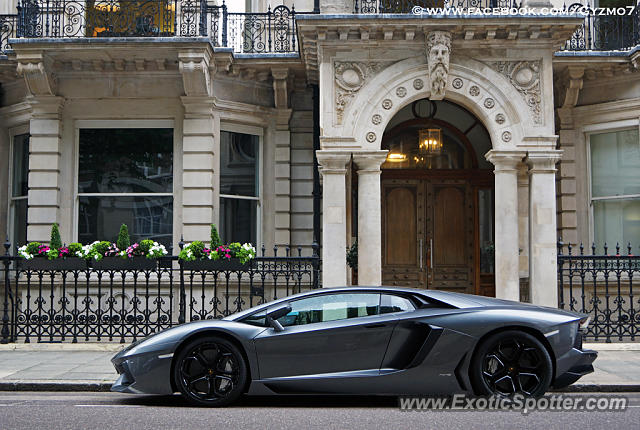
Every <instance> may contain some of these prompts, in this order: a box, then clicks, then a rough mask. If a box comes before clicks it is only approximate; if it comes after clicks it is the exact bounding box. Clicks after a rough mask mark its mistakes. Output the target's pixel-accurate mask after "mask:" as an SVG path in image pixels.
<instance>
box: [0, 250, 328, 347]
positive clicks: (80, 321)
mask: <svg viewBox="0 0 640 430" xmlns="http://www.w3.org/2000/svg"><path fill="white" fill-rule="evenodd" d="M5 247H6V250H7V255H5V256H0V273H1V274H2V278H1V279H3V280H4V291H3V296H2V298H1V300H2V327H1V329H0V341H1V342H2V343H7V342H16V341H24V342H65V341H70V342H79V341H119V342H121V343H124V342H131V341H135V340H136V339H139V338H141V337H145V336H148V335H150V334H152V333H155V332H157V331H160V330H163V329H166V328H169V327H172V326H174V325H176V324H182V323H184V322H189V321H197V320H204V319H217V318H223V317H225V316H228V315H231V314H233V313H236V312H239V311H242V310H244V309H247V308H250V307H252V306H256V305H258V304H261V303H265V302H267V301H270V300H274V299H277V298H280V297H285V296H289V295H291V294H295V293H299V292H303V291H306V290H311V289H316V288H318V287H319V270H320V257H319V256H318V245H317V244H314V245H313V247H312V248H313V254H312V255H311V256H303V255H302V249H301V248H297V249H296V250H291V249H290V248H286V249H284V250H282V249H278V248H277V247H276V248H274V249H273V254H272V255H266V254H267V253H266V250H265V249H264V248H263V249H262V251H261V253H260V254H261V255H259V256H258V257H256V258H255V259H253V260H251V262H250V263H248V264H247V265H244V266H240V267H230V268H221V269H209V268H206V267H204V268H193V270H188V268H186V267H185V264H184V263H183V262H180V261H179V260H178V258H177V257H165V258H162V259H158V260H157V262H156V264H154V265H153V267H145V268H136V267H134V266H132V267H131V268H125V269H121V268H119V269H114V268H97V267H92V265H91V264H90V265H88V266H86V265H85V266H84V267H81V268H77V267H76V268H69V267H67V268H60V267H54V268H52V269H33V268H28V267H25V264H24V260H21V259H19V258H16V257H12V256H9V255H8V250H9V248H10V246H9V244H8V243H7V244H5ZM21 263H22V264H21ZM94 266H95V264H94Z"/></svg>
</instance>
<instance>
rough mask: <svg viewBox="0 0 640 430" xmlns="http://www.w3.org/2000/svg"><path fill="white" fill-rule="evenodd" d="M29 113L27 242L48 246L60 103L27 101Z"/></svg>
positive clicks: (56, 202) (54, 216)
mask: <svg viewBox="0 0 640 430" xmlns="http://www.w3.org/2000/svg"><path fill="white" fill-rule="evenodd" d="M29 103H30V104H31V108H32V113H31V121H30V124H29V130H30V133H31V138H30V141H29V194H28V205H29V209H28V213H27V220H28V225H27V240H28V241H29V242H33V241H37V242H47V243H48V242H49V239H50V237H51V224H53V223H54V222H57V221H58V210H59V209H60V185H61V184H60V182H61V178H60V152H61V143H62V142H61V136H62V121H61V111H62V105H63V103H64V99H63V98H62V97H56V96H33V97H29Z"/></svg>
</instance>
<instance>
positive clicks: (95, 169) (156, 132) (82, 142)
mask: <svg viewBox="0 0 640 430" xmlns="http://www.w3.org/2000/svg"><path fill="white" fill-rule="evenodd" d="M78 153H79V162H78V240H79V241H80V242H83V243H90V242H93V241H94V240H110V241H114V242H115V241H116V238H117V236H118V231H119V229H120V225H121V224H127V226H128V228H129V234H130V236H131V241H132V242H139V241H140V240H142V239H152V240H155V241H157V242H159V243H161V244H163V245H165V246H166V247H167V248H169V247H170V246H171V243H172V237H173V129H171V128H83V129H80V130H79V150H78Z"/></svg>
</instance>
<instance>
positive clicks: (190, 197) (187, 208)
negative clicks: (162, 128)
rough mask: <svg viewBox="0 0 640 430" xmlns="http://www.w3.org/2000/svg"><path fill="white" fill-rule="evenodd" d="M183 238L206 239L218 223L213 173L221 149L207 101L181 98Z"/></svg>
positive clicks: (216, 124)
mask: <svg viewBox="0 0 640 430" xmlns="http://www.w3.org/2000/svg"><path fill="white" fill-rule="evenodd" d="M182 104H183V105H184V109H185V112H184V120H183V123H182V130H183V131H182V133H183V135H182V151H183V153H182V187H183V191H182V232H181V233H182V234H183V235H184V240H185V241H187V242H192V241H194V240H204V241H206V240H207V239H208V238H209V234H210V224H212V223H217V220H218V210H217V209H218V208H217V202H218V199H219V187H218V184H219V176H218V175H217V172H216V171H215V166H217V165H218V163H216V158H215V157H216V156H217V155H218V154H217V152H218V148H219V147H220V144H219V142H218V141H217V139H218V137H219V136H220V121H219V118H218V117H217V116H216V115H214V109H213V101H212V100H211V99H210V98H208V97H182Z"/></svg>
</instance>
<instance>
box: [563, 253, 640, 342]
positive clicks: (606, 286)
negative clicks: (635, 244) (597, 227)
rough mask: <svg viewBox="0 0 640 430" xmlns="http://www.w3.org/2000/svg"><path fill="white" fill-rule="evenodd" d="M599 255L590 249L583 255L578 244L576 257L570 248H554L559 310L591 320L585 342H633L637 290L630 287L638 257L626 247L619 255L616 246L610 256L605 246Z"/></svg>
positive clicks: (638, 316) (639, 308) (638, 271)
mask: <svg viewBox="0 0 640 430" xmlns="http://www.w3.org/2000/svg"><path fill="white" fill-rule="evenodd" d="M589 251H590V254H589ZM603 251H604V252H603V253H602V254H598V253H597V252H596V246H595V245H592V246H591V249H590V250H587V253H586V254H585V249H584V246H583V245H582V244H580V246H579V248H578V250H577V254H576V252H575V250H574V249H573V248H572V246H571V245H567V246H566V247H565V246H564V244H562V243H559V244H558V288H559V290H558V294H559V296H558V297H559V307H560V308H562V309H568V310H572V311H576V312H583V313H585V314H589V315H590V316H591V323H590V324H589V327H588V330H587V332H586V333H585V335H586V336H585V338H586V339H588V340H594V341H603V340H604V341H606V342H611V341H624V340H631V341H633V340H635V339H636V337H638V336H640V301H639V300H638V299H639V298H640V289H639V288H638V286H637V285H635V286H634V278H636V279H637V278H639V277H640V255H634V254H633V253H632V248H631V245H630V244H629V245H627V247H626V249H623V250H622V252H621V249H620V246H619V245H617V244H616V247H615V253H612V254H610V253H609V252H610V251H612V250H610V249H609V248H608V247H607V245H606V244H605V245H604V249H603ZM636 284H637V282H636Z"/></svg>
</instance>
